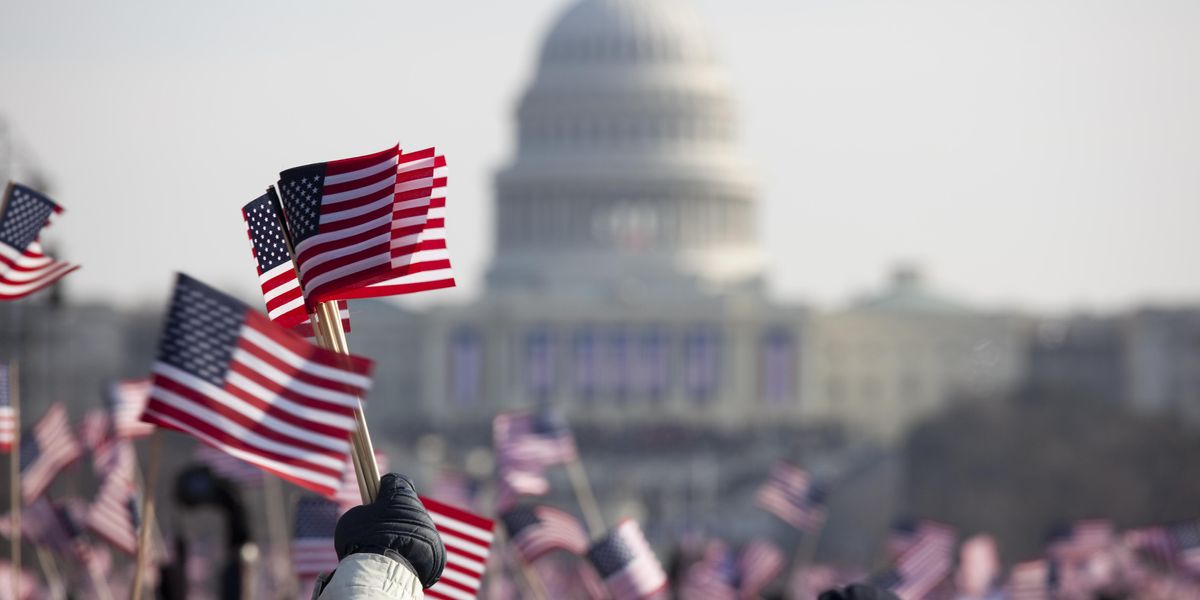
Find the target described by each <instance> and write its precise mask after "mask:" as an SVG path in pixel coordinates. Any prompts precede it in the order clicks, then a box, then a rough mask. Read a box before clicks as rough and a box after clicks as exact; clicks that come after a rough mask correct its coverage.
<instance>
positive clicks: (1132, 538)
mask: <svg viewBox="0 0 1200 600" xmlns="http://www.w3.org/2000/svg"><path fill="white" fill-rule="evenodd" d="M1122 543H1123V544H1124V545H1125V546H1126V547H1128V548H1129V549H1131V550H1133V551H1134V552H1141V553H1143V554H1145V555H1147V556H1149V557H1150V558H1152V559H1153V560H1154V561H1155V562H1157V563H1159V564H1161V565H1167V564H1171V562H1172V561H1173V560H1174V556H1175V543H1174V540H1173V539H1172V536H1171V534H1170V533H1168V531H1167V528H1166V527H1163V526H1162V525H1153V526H1150V527H1142V528H1139V529H1131V530H1129V531H1126V532H1125V533H1124V534H1123V535H1122Z"/></svg>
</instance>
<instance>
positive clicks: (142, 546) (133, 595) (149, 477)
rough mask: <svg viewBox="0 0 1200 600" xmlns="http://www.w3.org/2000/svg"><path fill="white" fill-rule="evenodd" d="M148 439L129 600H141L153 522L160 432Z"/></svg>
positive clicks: (160, 443)
mask: <svg viewBox="0 0 1200 600" xmlns="http://www.w3.org/2000/svg"><path fill="white" fill-rule="evenodd" d="M151 436H152V437H151V438H150V464H149V465H148V466H147V467H146V487H145V488H144V489H142V515H141V516H142V518H141V523H139V524H138V527H140V529H139V530H138V546H137V560H136V562H135V563H134V571H133V588H132V590H131V591H130V593H129V597H130V600H141V599H142V583H143V580H144V579H145V574H146V558H147V555H148V554H149V551H150V529H151V527H150V523H153V522H154V518H155V517H154V489H155V487H156V486H157V485H158V462H159V458H160V455H161V454H162V452H161V451H162V432H161V431H160V430H158V429H157V428H156V429H155V430H154V433H153V434H151Z"/></svg>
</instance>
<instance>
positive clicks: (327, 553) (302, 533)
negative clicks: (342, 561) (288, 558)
mask: <svg viewBox="0 0 1200 600" xmlns="http://www.w3.org/2000/svg"><path fill="white" fill-rule="evenodd" d="M337 519H338V506H337V503H336V502H333V501H332V500H328V499H325V498H321V497H320V496H303V497H301V498H300V501H299V503H297V504H296V529H295V532H294V535H293V536H292V568H293V569H295V571H296V576H297V577H299V578H301V579H312V578H315V577H316V576H318V575H320V574H322V573H328V572H330V571H332V570H334V569H336V568H337V563H338V557H337V550H336V549H335V548H334V546H333V532H334V530H335V529H336V528H337Z"/></svg>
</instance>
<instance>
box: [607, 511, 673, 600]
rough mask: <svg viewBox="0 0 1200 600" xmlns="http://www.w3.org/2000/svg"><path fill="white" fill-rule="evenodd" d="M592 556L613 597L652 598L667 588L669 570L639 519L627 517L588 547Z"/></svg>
mask: <svg viewBox="0 0 1200 600" xmlns="http://www.w3.org/2000/svg"><path fill="white" fill-rule="evenodd" d="M587 557H588V560H589V561H590V562H591V563H592V566H594V567H595V568H596V571H597V572H598V573H599V574H600V577H601V579H603V580H604V584H605V585H606V586H607V587H608V590H609V592H611V593H612V595H613V600H640V599H642V598H650V597H652V596H654V595H656V594H658V593H660V592H662V591H664V590H666V588H667V574H666V572H664V571H663V568H662V565H661V564H659V562H658V557H657V556H655V555H654V550H652V549H651V548H650V543H649V542H647V541H646V536H645V535H643V534H642V528H641V527H639V526H638V524H637V521H633V520H631V519H626V520H624V521H621V522H620V523H618V524H617V526H616V527H615V528H613V530H612V531H611V532H609V533H608V535H606V536H605V537H603V538H601V539H600V541H598V542H596V543H595V544H592V547H591V548H590V549H588V553H587Z"/></svg>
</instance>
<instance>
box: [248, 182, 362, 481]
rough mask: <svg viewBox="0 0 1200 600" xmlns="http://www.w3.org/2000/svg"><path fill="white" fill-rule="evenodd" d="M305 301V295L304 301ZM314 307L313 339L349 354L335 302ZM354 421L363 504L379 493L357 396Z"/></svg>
mask: <svg viewBox="0 0 1200 600" xmlns="http://www.w3.org/2000/svg"><path fill="white" fill-rule="evenodd" d="M267 197H268V198H269V199H270V201H271V204H273V205H274V206H275V210H276V211H277V212H278V213H279V216H280V218H281V219H283V221H284V222H281V223H280V229H281V230H282V231H283V241H284V246H286V247H287V251H288V255H289V257H290V258H291V259H292V266H293V267H295V268H296V269H297V271H296V280H297V281H303V280H301V279H300V272H299V268H298V267H297V264H298V263H297V262H296V246H295V245H294V244H293V243H292V234H291V232H290V231H288V227H287V223H286V221H287V213H285V212H284V211H283V203H282V202H281V201H280V200H279V194H278V193H277V192H276V191H275V186H270V187H268V188H267ZM307 300H308V299H307V298H305V301H306V302H307ZM316 308H317V312H316V314H315V315H314V314H312V313H309V315H308V318H309V321H311V322H312V326H313V333H314V334H316V337H317V342H318V343H319V344H320V345H321V346H322V347H324V348H326V349H328V350H333V351H335V352H338V353H340V354H350V346H349V345H348V344H347V342H346V331H345V330H344V329H343V328H342V317H341V314H339V311H338V307H337V302H336V301H329V302H321V303H319V304H317V307H316ZM354 421H355V423H356V424H357V425H358V427H357V428H355V430H354V433H353V434H351V436H350V445H351V449H352V452H351V453H350V455H351V458H352V459H353V461H352V462H353V463H354V474H355V476H356V477H357V479H358V491H359V493H360V494H361V495H362V500H363V504H367V503H370V502H374V501H375V497H376V496H378V495H379V465H378V464H377V463H376V462H375V449H374V448H373V447H372V445H371V434H370V432H369V431H368V430H367V418H366V416H364V415H363V407H362V399H361V398H359V399H358V406H357V407H356V408H355V409H354Z"/></svg>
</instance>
